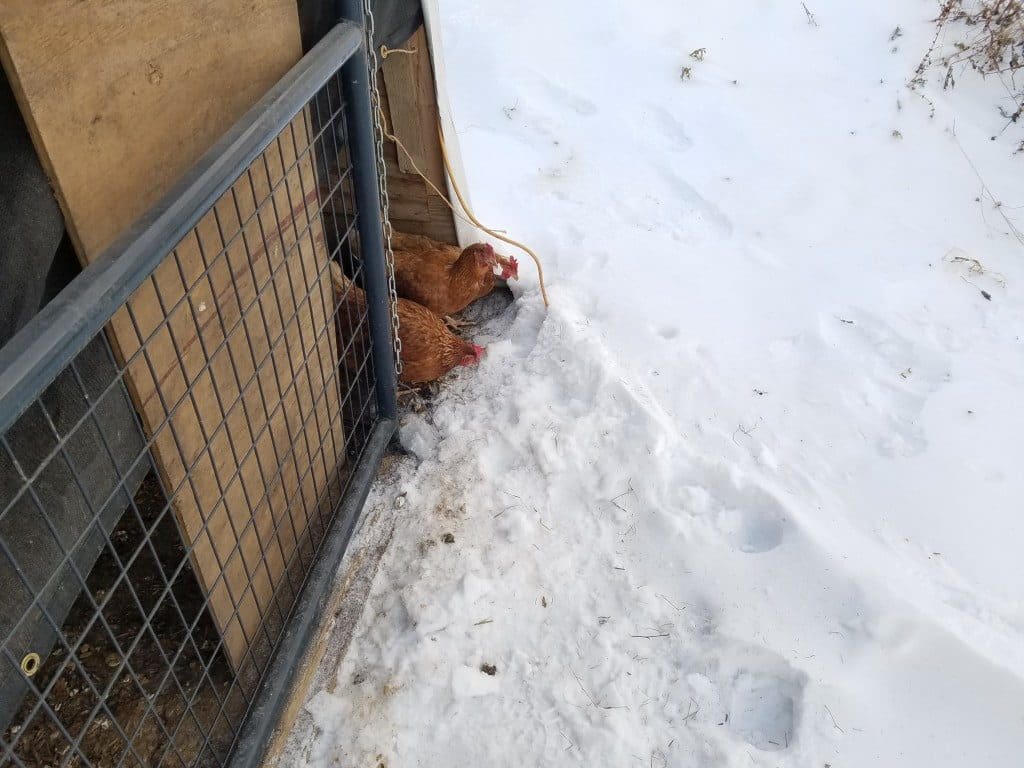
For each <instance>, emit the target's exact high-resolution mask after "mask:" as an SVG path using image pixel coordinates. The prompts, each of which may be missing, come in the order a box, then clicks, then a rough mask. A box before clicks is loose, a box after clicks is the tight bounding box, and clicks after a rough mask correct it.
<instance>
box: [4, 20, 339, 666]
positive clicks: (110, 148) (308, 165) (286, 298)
mask: <svg viewBox="0 0 1024 768" xmlns="http://www.w3.org/2000/svg"><path fill="white" fill-rule="evenodd" d="M40 19H46V20H47V22H46V24H45V25H44V24H40ZM0 55H2V58H3V63H4V66H5V68H6V69H7V71H8V73H9V75H10V79H11V81H12V84H13V85H14V88H15V92H16V94H17V95H18V99H19V102H20V104H21V106H22V111H23V113H24V114H25V115H26V122H27V123H28V125H29V128H30V132H31V133H32V135H33V140H34V141H35V143H36V146H37V150H38V151H39V153H40V155H41V157H42V158H43V161H44V165H45V166H46V168H47V170H48V172H49V173H50V175H51V179H52V180H53V182H54V186H55V189H56V191H57V194H58V197H59V199H60V201H61V205H62V207H63V209H64V212H65V217H66V219H67V222H68V228H69V231H70V232H71V234H72V237H73V239H74V240H75V243H76V246H77V248H78V252H79V256H80V257H81V258H82V260H83V262H84V263H88V262H89V261H91V260H92V259H93V258H94V257H95V256H96V255H97V254H98V253H100V252H101V251H102V249H103V248H104V247H105V246H106V245H108V244H109V243H110V242H111V241H112V240H113V239H114V238H115V237H116V236H117V235H118V234H119V233H120V232H121V231H122V230H123V229H124V228H125V227H127V226H128V225H129V224H130V223H131V222H132V221H134V220H135V219H136V218H137V217H138V216H139V215H140V214H141V213H143V212H144V211H145V210H146V209H147V208H148V207H149V206H150V205H151V204H152V203H153V202H154V201H156V200H157V199H158V198H159V197H160V196H161V195H162V194H164V193H165V192H166V191H167V189H168V188H169V187H170V186H171V185H172V184H173V183H174V182H175V181H176V180H177V179H178V178H179V177H180V176H181V174H182V173H183V172H184V171H185V170H187V169H188V168H189V167H190V166H191V165H192V164H193V163H195V161H196V160H197V159H198V158H199V156H200V155H201V154H202V153H203V152H204V151H206V149H208V148H209V147H210V146H211V145H212V144H213V143H214V142H215V141H216V140H217V139H218V138H219V137H220V136H221V135H222V134H223V133H224V131H226V130H227V129H228V128H229V127H230V126H231V125H232V124H233V123H234V122H235V121H236V120H237V119H238V118H239V117H240V116H241V115H242V114H243V113H244V112H245V111H246V110H247V109H248V108H249V107H251V106H252V104H254V103H255V102H256V101H257V100H258V99H259V98H260V97H261V96H262V95H263V94H264V93H265V92H266V91H267V90H268V89H269V88H270V87H271V86H272V85H273V84H274V83H275V82H276V81H277V80H278V79H280V77H281V76H282V75H283V74H284V73H285V72H287V70H288V69H289V68H290V67H291V66H292V65H293V64H294V63H295V62H296V61H298V59H299V57H300V55H301V46H300V42H299V30H298V18H297V14H296V5H295V3H294V0H266V1H265V2H263V3H258V4H252V3H250V2H248V0H215V1H211V0H205V1H204V0H190V2H186V3H180V2H170V0H151V1H150V2H147V3H145V4H139V3H138V2H136V1H135V0H5V2H4V3H2V4H0ZM309 128H310V123H309V116H308V115H307V114H305V113H302V114H300V115H299V116H298V117H296V119H295V120H294V121H293V123H292V125H291V127H290V129H289V130H288V131H287V132H286V134H285V138H284V140H283V141H281V142H279V143H276V144H272V145H271V147H270V148H268V150H267V151H266V152H265V153H264V155H263V157H262V158H260V159H258V160H257V162H256V163H255V164H254V167H253V168H252V169H251V170H250V172H248V173H246V174H244V175H243V176H242V178H240V179H239V180H238V182H237V183H236V184H235V186H234V187H233V189H232V190H231V191H230V192H229V193H228V194H226V195H225V197H224V198H223V199H222V200H221V201H219V202H218V204H217V205H216V207H215V209H214V210H213V211H211V212H210V213H209V214H208V215H207V216H206V217H205V218H204V219H203V220H202V221H201V222H200V224H199V225H198V226H197V228H196V230H195V231H194V232H193V233H192V234H191V235H189V236H188V237H186V238H185V239H184V240H183V241H182V242H181V243H179V244H177V246H176V248H175V249H174V250H173V252H172V253H171V254H169V255H168V257H167V259H165V261H164V262H163V263H162V264H161V265H160V267H158V269H157V270H156V271H155V273H154V274H153V275H152V277H151V278H150V279H149V280H147V281H146V282H145V283H144V284H143V285H142V286H141V287H140V288H139V289H138V290H137V291H136V293H135V295H134V296H133V297H132V299H131V300H130V301H129V303H128V304H127V305H126V307H124V308H122V309H121V310H120V311H119V312H118V313H116V315H115V316H114V318H113V319H112V321H111V324H110V326H109V328H108V334H109V336H110V339H111V342H112V345H113V346H114V348H115V350H116V352H117V354H118V357H119V359H120V361H122V364H126V365H127V370H126V373H125V380H126V384H127V386H128V389H129V391H130V393H131V395H132V398H133V400H134V402H135V405H136V408H137V410H138V411H139V413H140V415H141V417H142V421H143V424H144V426H145V428H146V430H147V432H148V434H149V435H150V436H151V437H152V438H153V449H152V450H153V454H154V458H155V461H156V463H157V465H158V469H159V471H160V474H161V478H162V480H163V482H164V484H165V487H166V488H168V489H170V491H171V492H172V495H173V498H172V500H171V502H172V505H173V508H174V511H175V515H176V517H177V520H178V523H179V528H180V529H181V530H182V532H183V534H184V536H185V538H186V540H187V542H188V543H189V544H191V545H192V546H193V547H194V549H193V552H192V561H193V565H194V568H195V570H196V573H197V576H198V577H199V580H200V583H201V584H202V585H203V587H204V589H205V590H206V591H207V593H208V595H209V597H210V609H211V613H212V614H213V617H214V619H215V621H216V622H217V624H218V626H219V628H220V630H221V632H222V633H223V636H224V638H225V645H226V649H227V654H228V656H229V658H230V660H231V661H232V663H233V664H234V665H235V667H236V669H237V668H240V667H241V666H242V665H243V662H244V661H245V660H246V659H247V656H246V654H247V651H249V650H250V649H251V647H252V646H253V644H254V643H255V642H256V641H257V640H258V639H260V638H259V636H260V632H261V625H262V624H263V623H264V622H267V621H271V623H273V621H275V620H276V621H277V622H278V625H279V623H280V621H281V620H282V619H283V616H281V612H282V611H287V610H288V608H289V607H290V603H291V601H292V599H293V598H294V597H295V595H294V592H293V589H294V588H297V584H292V583H291V581H290V580H289V578H288V577H289V570H292V571H294V569H295V562H296V560H297V559H303V560H305V558H308V557H309V556H310V554H311V551H312V550H311V547H310V545H309V537H310V534H311V533H316V532H317V531H319V530H320V529H321V528H322V522H321V520H322V515H324V514H325V510H326V509H327V508H328V507H329V506H330V499H329V497H330V496H331V493H332V492H336V487H334V485H333V484H334V475H335V473H336V468H337V465H338V464H339V463H340V462H341V461H342V460H343V454H344V452H343V445H344V441H343V435H342V426H341V414H340V402H339V401H340V394H339V392H338V387H337V378H336V377H337V359H338V357H337V348H336V339H335V336H334V333H333V325H332V323H331V321H330V317H331V315H332V313H333V294H332V292H331V289H330V280H329V276H328V274H327V269H326V268H327V258H328V256H327V248H326V245H325V242H324V233H323V229H322V225H321V221H320V218H319V214H318V208H317V206H318V197H317V179H316V177H315V173H314V166H313V162H312V160H311V158H310V156H309V154H308V152H307V150H308V145H309V137H310V135H311V134H310V131H309ZM275 595H279V596H280V599H279V600H278V599H276V598H275ZM248 658H251V657H248Z"/></svg>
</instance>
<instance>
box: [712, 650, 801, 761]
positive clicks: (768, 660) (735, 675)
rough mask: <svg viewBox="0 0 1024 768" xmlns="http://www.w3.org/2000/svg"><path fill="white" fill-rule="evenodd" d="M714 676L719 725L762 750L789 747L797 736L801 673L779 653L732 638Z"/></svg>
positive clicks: (772, 750) (779, 749)
mask: <svg viewBox="0 0 1024 768" xmlns="http://www.w3.org/2000/svg"><path fill="white" fill-rule="evenodd" d="M716 666H717V669H716V671H715V674H714V675H713V677H714V678H715V679H717V680H718V685H719V691H720V702H721V706H722V707H723V708H724V709H725V711H726V713H727V714H726V716H725V718H724V720H723V722H721V723H720V725H721V726H723V727H725V728H727V729H728V730H729V732H730V733H732V734H733V735H734V736H736V737H738V738H740V739H742V740H743V741H745V742H746V743H747V744H749V745H750V746H752V747H756V748H757V749H760V750H763V751H765V752H779V751H782V750H784V749H788V748H789V747H790V746H792V745H793V744H794V743H795V742H796V739H797V731H798V729H799V727H800V716H801V710H802V709H803V700H804V687H805V685H806V679H807V678H806V675H804V674H803V673H802V672H799V671H798V670H795V669H793V667H792V666H790V664H789V662H787V661H786V660H785V659H784V658H783V657H782V656H779V655H778V654H776V653H772V652H771V651H767V650H765V649H763V648H757V647H754V646H747V645H745V644H737V645H736V646H734V647H732V648H731V649H728V648H726V649H723V651H722V655H721V657H720V659H719V662H718V664H717V665H716Z"/></svg>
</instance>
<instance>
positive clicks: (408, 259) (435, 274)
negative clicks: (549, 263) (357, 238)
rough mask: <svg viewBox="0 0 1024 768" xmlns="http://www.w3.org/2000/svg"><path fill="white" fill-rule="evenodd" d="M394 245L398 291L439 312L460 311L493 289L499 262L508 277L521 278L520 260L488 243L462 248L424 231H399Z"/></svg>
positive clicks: (392, 238) (503, 274) (407, 297)
mask: <svg viewBox="0 0 1024 768" xmlns="http://www.w3.org/2000/svg"><path fill="white" fill-rule="evenodd" d="M391 247H392V250H393V251H394V254H395V285H396V287H397V288H398V295H399V296H402V297H403V298H406V299H411V300H412V301H415V302H417V303H419V304H422V305H423V306H425V307H427V309H429V310H431V311H432V312H436V313H437V314H439V315H450V314H452V313H454V312H459V311H461V310H463V309H465V308H466V307H467V306H469V305H470V304H472V303H473V302H474V301H476V300H477V299H479V298H482V297H484V296H486V295H487V294H489V293H490V292H491V291H493V290H494V267H496V266H499V265H500V267H501V276H502V278H504V279H505V280H508V279H509V278H515V279H518V278H519V264H518V262H517V261H516V260H515V259H514V258H506V257H503V256H499V255H498V254H496V253H495V252H494V249H493V248H492V247H491V246H490V245H487V244H486V243H476V244H474V245H471V246H469V247H468V248H465V249H461V250H460V249H459V247H458V246H456V245H448V244H446V243H439V242H436V241H435V240H431V239H430V238H429V237H424V236H423V235H406V234H402V233H401V232H395V233H394V234H392V236H391Z"/></svg>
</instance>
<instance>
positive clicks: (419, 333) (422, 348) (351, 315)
mask: <svg viewBox="0 0 1024 768" xmlns="http://www.w3.org/2000/svg"><path fill="white" fill-rule="evenodd" d="M331 283H332V285H333V287H334V293H335V296H337V298H338V301H339V302H341V306H340V307H339V308H338V325H339V326H340V330H341V338H342V343H343V344H346V343H348V341H347V340H350V339H353V337H354V335H355V334H357V333H359V331H360V328H359V321H360V319H361V318H362V317H364V315H365V314H366V294H364V293H363V290H362V289H361V288H359V287H358V286H356V285H354V284H353V283H352V281H351V280H350V279H349V278H348V277H346V276H345V274H344V273H343V272H342V271H341V265H339V264H338V263H337V262H336V261H332V262H331ZM398 322H399V327H398V338H399V339H401V341H402V375H401V376H400V377H399V380H400V381H401V382H402V383H404V384H426V383H427V382H431V381H435V380H436V379H439V378H441V377H442V376H444V375H445V374H446V373H448V371H450V370H452V369H453V368H455V367H456V366H459V365H476V364H477V363H478V362H480V358H481V357H482V356H483V353H484V348H483V347H481V346H478V345H476V344H472V343H470V342H468V341H466V340H464V339H461V338H459V337H458V336H456V335H455V334H454V333H452V332H451V331H450V330H448V326H446V325H445V324H444V321H443V320H441V318H440V317H438V316H437V315H435V314H434V313H433V312H431V311H430V310H429V309H427V308H426V307H424V306H421V305H420V304H417V303H416V302H414V301H409V300H408V299H399V300H398ZM355 347H356V344H355V343H352V344H351V345H350V346H349V350H348V353H347V354H346V356H345V363H346V365H348V367H349V368H350V369H351V368H353V367H358V366H359V365H360V363H361V361H360V360H359V359H357V358H358V356H359V354H358V350H356V349H355Z"/></svg>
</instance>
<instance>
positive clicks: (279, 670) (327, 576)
mask: <svg viewBox="0 0 1024 768" xmlns="http://www.w3.org/2000/svg"><path fill="white" fill-rule="evenodd" d="M388 346H390V344H389V345H388ZM395 428H396V423H395V422H394V421H393V420H391V419H385V420H382V421H379V422H378V423H377V425H376V427H374V430H373V433H372V434H371V436H370V438H369V440H368V441H367V445H366V449H365V450H364V451H363V455H362V457H361V459H360V461H359V464H358V466H357V467H356V470H355V472H354V473H353V475H352V479H351V481H350V486H349V487H350V489H351V490H350V492H349V493H348V494H347V495H346V496H345V498H343V499H342V501H341V506H340V508H339V509H338V511H337V513H336V514H335V516H334V522H333V523H332V525H331V527H330V531H329V533H328V534H327V538H326V539H325V540H324V543H323V545H322V547H323V548H322V553H321V555H320V557H319V559H318V560H317V562H316V564H315V565H314V566H313V569H312V571H311V572H310V574H309V579H308V581H307V582H306V587H305V589H304V590H303V591H302V596H301V597H300V598H299V602H298V604H297V605H296V607H295V610H294V612H293V614H292V618H291V621H290V622H289V624H288V632H287V633H286V634H285V636H284V638H283V639H282V640H281V644H280V646H279V647H278V649H277V653H276V654H275V657H274V661H273V663H272V664H271V666H270V668H269V669H268V670H267V673H266V674H265V675H264V682H263V684H262V686H261V687H260V689H259V691H258V693H257V694H256V701H255V703H254V704H253V706H252V708H251V709H250V713H249V717H248V718H247V719H246V722H245V724H244V725H243V726H242V733H241V735H240V736H239V739H238V743H237V746H236V748H235V754H234V755H233V756H232V758H231V761H230V763H231V766H232V768H256V766H258V765H260V763H261V761H262V760H263V753H264V751H265V750H266V748H267V745H268V744H269V743H270V737H271V735H272V734H273V732H274V729H275V727H276V726H277V723H278V720H279V717H280V714H281V712H282V710H283V709H284V707H285V705H286V704H287V701H288V694H289V693H290V691H291V679H292V674H293V673H294V671H295V670H296V669H298V667H299V663H300V662H301V661H302V657H303V656H304V655H305V653H306V651H307V650H308V648H309V644H310V640H311V639H312V637H313V633H314V630H315V629H316V627H317V626H318V625H319V624H320V621H321V620H322V618H323V612H324V609H325V608H326V607H327V604H328V602H329V600H330V597H331V585H332V583H333V581H334V578H335V576H336V575H337V571H338V566H339V565H340V564H341V558H342V557H343V556H344V554H345V549H346V548H347V546H348V542H349V539H350V538H351V536H352V531H353V528H354V527H355V522H356V520H357V519H358V517H359V512H360V510H361V509H362V508H363V504H364V503H365V502H366V497H367V495H368V494H369V492H370V486H371V484H372V482H373V477H374V475H375V474H376V472H377V466H378V465H379V464H380V460H381V458H382V457H383V456H384V452H385V451H386V450H387V447H388V443H389V442H390V440H391V437H392V435H393V434H394V432H395Z"/></svg>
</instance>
